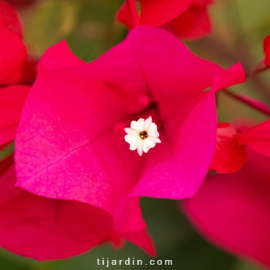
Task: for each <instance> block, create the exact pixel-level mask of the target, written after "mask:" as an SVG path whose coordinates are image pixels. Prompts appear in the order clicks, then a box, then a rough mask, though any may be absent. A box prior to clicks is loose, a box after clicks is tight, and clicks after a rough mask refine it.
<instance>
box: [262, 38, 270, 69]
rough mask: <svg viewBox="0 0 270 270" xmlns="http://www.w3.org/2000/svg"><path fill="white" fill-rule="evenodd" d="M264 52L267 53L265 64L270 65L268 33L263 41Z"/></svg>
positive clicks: (269, 39)
mask: <svg viewBox="0 0 270 270" xmlns="http://www.w3.org/2000/svg"><path fill="white" fill-rule="evenodd" d="M263 47H264V54H265V60H264V62H265V65H266V66H269V67H270V35H268V36H267V37H266V38H265V39H264V42H263Z"/></svg>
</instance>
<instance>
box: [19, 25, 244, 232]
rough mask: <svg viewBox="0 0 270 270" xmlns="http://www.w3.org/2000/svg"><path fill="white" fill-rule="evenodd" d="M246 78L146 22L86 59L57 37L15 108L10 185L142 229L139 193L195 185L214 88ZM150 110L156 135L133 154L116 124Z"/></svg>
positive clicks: (204, 166)
mask: <svg viewBox="0 0 270 270" xmlns="http://www.w3.org/2000/svg"><path fill="white" fill-rule="evenodd" d="M244 80H245V76H244V71H243V68H242V66H241V65H240V64H237V65H235V66H233V67H232V68H230V69H229V70H225V69H223V68H221V67H219V66H217V65H216V64H213V63H211V62H209V61H206V60H203V59H201V58H199V57H197V56H195V55H194V54H192V53H191V52H190V51H189V50H188V48H187V47H186V46H185V45H184V43H182V42H181V41H180V40H178V39H177V38H176V37H175V36H173V35H172V34H170V33H169V32H167V31H164V30H160V29H156V28H153V27H147V26H141V27H137V28H135V29H134V30H132V31H131V32H130V34H129V36H128V37H127V39H126V40H125V41H123V42H122V43H120V44H118V45H117V46H116V47H114V48H113V49H111V50H110V51H109V52H107V53H106V54H104V55H103V56H102V57H100V58H99V59H97V60H95V61H93V62H91V63H84V62H83V61H81V60H80V59H78V58H77V57H75V56H74V55H73V54H72V53H71V52H70V50H69V49H68V47H67V44H66V43H65V42H61V43H59V44H56V45H55V46H53V47H52V48H50V49H49V50H48V51H47V52H46V53H45V55H44V56H43V57H42V59H41V60H40V62H39V66H38V77H37V80H36V82H35V84H34V86H33V88H32V89H31V91H30V93H29V96H28V98H27V101H26V103H25V106H24V109H23V113H22V116H21V120H20V126H19V129H18V132H17V136H16V146H15V159H16V172H17V177H18V182H17V185H18V186H20V187H22V188H24V189H26V190H28V191H30V192H33V193H35V194H37V195H41V196H45V197H50V198H55V199H66V200H74V201H80V202H84V203H87V204H90V205H93V206H96V207H99V208H101V209H103V210H106V211H107V212H108V213H110V214H111V215H112V217H113V222H114V224H113V229H114V230H115V231H116V232H118V233H122V234H123V233H128V232H134V231H138V230H143V229H144V228H145V227H146V225H145V222H144V220H143V219H142V216H141V210H140V207H139V197H140V196H149V197H156V198H171V199H182V198H186V197H189V196H192V195H194V193H195V192H196V191H197V189H198V188H199V186H200V185H201V183H202V181H203V179H204V177H205V176H206V174H207V171H208V168H209V166H210V163H211V161H212V158H213V155H214V151H215V146H216V127H217V115H216V105H215V97H214V94H215V92H216V91H218V90H220V89H222V88H224V87H227V86H229V85H231V84H235V83H240V82H243V81H244ZM211 85H212V89H211V90H210V91H204V90H205V89H206V88H207V87H209V86H211ZM141 97H148V100H150V101H151V102H150V103H149V105H146V107H143V106H142V104H141V102H139V101H140V100H141ZM147 106H148V107H147ZM150 115H151V116H152V118H153V119H154V122H155V123H158V125H159V133H160V139H161V141H162V143H161V144H159V145H157V146H156V147H155V148H153V149H151V150H150V151H149V153H147V154H144V155H143V156H142V157H140V156H139V155H138V154H137V153H136V152H133V151H130V150H129V146H128V144H127V143H126V142H125V140H124V134H122V133H121V132H115V130H118V129H117V128H116V129H115V126H118V127H120V126H121V123H128V124H130V122H131V121H132V120H138V119H139V118H140V117H144V118H146V117H148V116H150ZM119 123H120V124H119ZM122 126H123V125H122Z"/></svg>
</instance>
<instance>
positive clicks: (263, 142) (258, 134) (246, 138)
mask: <svg viewBox="0 0 270 270" xmlns="http://www.w3.org/2000/svg"><path fill="white" fill-rule="evenodd" d="M235 137H236V138H238V142H239V144H240V145H244V144H247V145H248V146H250V147H251V148H252V149H254V150H255V151H257V152H258V153H261V154H264V155H266V156H268V157H270V120H268V121H265V122H263V123H262V124H260V125H258V126H256V127H254V128H252V129H250V130H248V131H246V132H244V133H238V134H236V135H235Z"/></svg>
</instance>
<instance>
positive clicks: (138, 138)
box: [125, 116, 161, 156]
mask: <svg viewBox="0 0 270 270" xmlns="http://www.w3.org/2000/svg"><path fill="white" fill-rule="evenodd" d="M125 132H126V133H127V135H126V136H125V141H126V142H128V143H129V149H130V150H136V149H137V151H138V154H139V155H140V156H141V155H142V154H143V152H144V153H147V152H148V151H149V149H150V148H153V147H155V146H156V143H161V140H160V139H159V138H158V137H159V133H158V131H157V125H156V124H155V123H153V122H152V117H151V116H149V117H148V118H147V119H146V120H144V119H143V118H140V119H139V120H138V121H132V122H131V124H130V128H125Z"/></svg>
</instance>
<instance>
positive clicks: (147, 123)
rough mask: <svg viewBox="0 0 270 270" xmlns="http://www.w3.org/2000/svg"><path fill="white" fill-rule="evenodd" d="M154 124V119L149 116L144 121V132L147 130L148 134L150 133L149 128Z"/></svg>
mask: <svg viewBox="0 0 270 270" xmlns="http://www.w3.org/2000/svg"><path fill="white" fill-rule="evenodd" d="M151 124H152V117H151V116H149V117H148V118H147V119H146V120H145V121H144V124H143V130H145V131H146V132H147V133H148V129H149V127H150V126H151Z"/></svg>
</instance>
